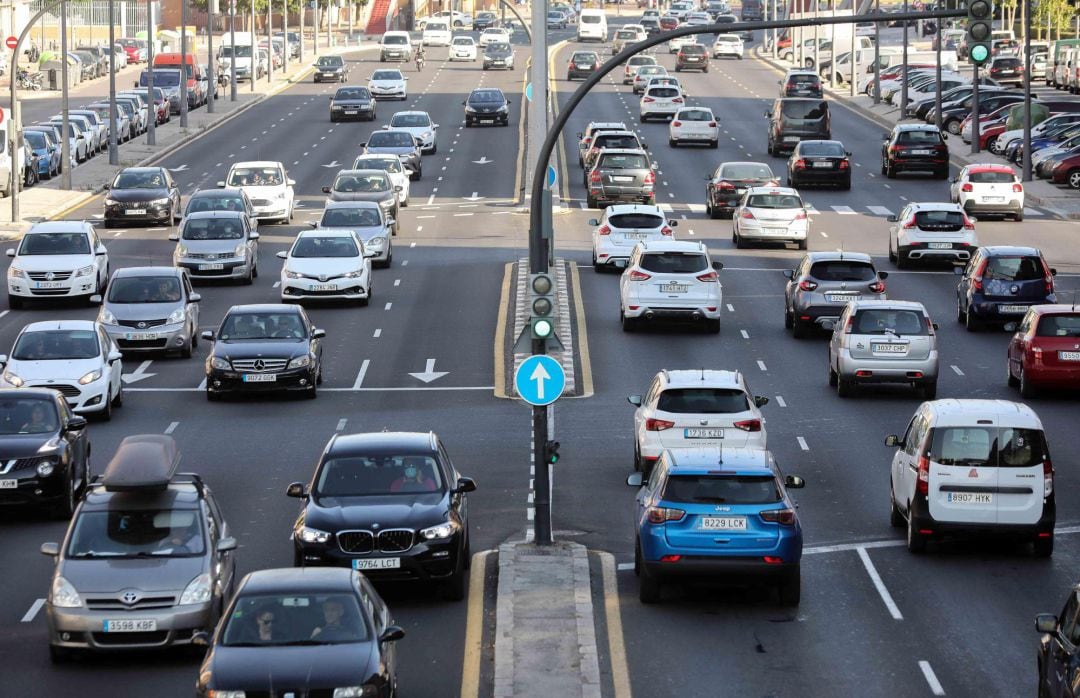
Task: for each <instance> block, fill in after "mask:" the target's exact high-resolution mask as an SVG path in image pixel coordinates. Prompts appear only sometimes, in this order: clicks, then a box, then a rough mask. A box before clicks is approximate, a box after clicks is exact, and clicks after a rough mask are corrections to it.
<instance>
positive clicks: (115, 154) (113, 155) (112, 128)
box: [12, 0, 156, 165]
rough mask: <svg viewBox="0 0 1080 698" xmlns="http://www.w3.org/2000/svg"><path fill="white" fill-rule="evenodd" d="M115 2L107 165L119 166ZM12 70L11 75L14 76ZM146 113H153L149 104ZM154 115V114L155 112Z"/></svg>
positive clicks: (113, 2) (111, 17) (111, 3)
mask: <svg viewBox="0 0 1080 698" xmlns="http://www.w3.org/2000/svg"><path fill="white" fill-rule="evenodd" d="M115 8H116V0H109V164H110V165H118V164H120V151H119V150H118V149H117V146H116V19H115V17H114V14H115ZM14 72H15V71H14V70H13V71H12V75H14ZM147 111H148V112H149V111H154V103H153V102H151V103H150V104H149V106H148V107H147ZM155 113H156V112H155Z"/></svg>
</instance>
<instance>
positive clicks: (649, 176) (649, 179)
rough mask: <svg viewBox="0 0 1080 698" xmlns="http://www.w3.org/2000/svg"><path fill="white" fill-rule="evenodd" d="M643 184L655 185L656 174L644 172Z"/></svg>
mask: <svg viewBox="0 0 1080 698" xmlns="http://www.w3.org/2000/svg"><path fill="white" fill-rule="evenodd" d="M645 183H646V184H655V183H656V173H655V172H646V173H645Z"/></svg>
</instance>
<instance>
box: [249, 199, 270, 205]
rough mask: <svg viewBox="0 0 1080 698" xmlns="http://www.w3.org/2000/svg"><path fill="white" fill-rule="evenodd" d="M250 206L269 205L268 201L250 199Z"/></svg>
mask: <svg viewBox="0 0 1080 698" xmlns="http://www.w3.org/2000/svg"><path fill="white" fill-rule="evenodd" d="M251 205H252V206H269V205H270V199H252V200H251Z"/></svg>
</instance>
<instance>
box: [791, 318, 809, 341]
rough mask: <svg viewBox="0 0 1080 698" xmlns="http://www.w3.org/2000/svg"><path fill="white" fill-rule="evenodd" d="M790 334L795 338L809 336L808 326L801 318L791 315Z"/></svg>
mask: <svg viewBox="0 0 1080 698" xmlns="http://www.w3.org/2000/svg"><path fill="white" fill-rule="evenodd" d="M791 335H792V336H793V337H794V338H795V339H806V338H807V337H808V336H810V328H809V327H808V326H807V324H806V323H805V322H803V321H802V320H798V319H796V318H794V317H793V318H792V319H791Z"/></svg>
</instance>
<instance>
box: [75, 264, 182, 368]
mask: <svg viewBox="0 0 1080 698" xmlns="http://www.w3.org/2000/svg"><path fill="white" fill-rule="evenodd" d="M201 299H202V297H201V296H200V295H199V294H198V293H195V292H193V291H192V289H191V281H190V279H188V274H187V272H186V271H185V270H183V269H177V268H176V267H127V268H125V269H118V270H116V271H114V272H113V275H112V279H111V280H110V281H109V292H108V294H107V295H106V296H105V298H104V304H103V305H102V306H101V311H100V313H99V314H98V322H100V323H101V324H102V325H104V326H105V331H106V332H108V333H109V336H110V337H112V338H113V339H114V340H115V341H116V346H118V347H120V350H121V351H122V352H124V353H125V354H126V353H128V352H133V351H178V352H180V355H181V356H183V357H184V358H185V359H186V358H190V357H191V352H192V350H193V349H194V348H195V347H196V346H198V344H199V332H198V331H199V301H200V300H201ZM90 300H92V301H94V302H97V303H101V302H102V298H101V296H94V297H92V298H91V299H90Z"/></svg>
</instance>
